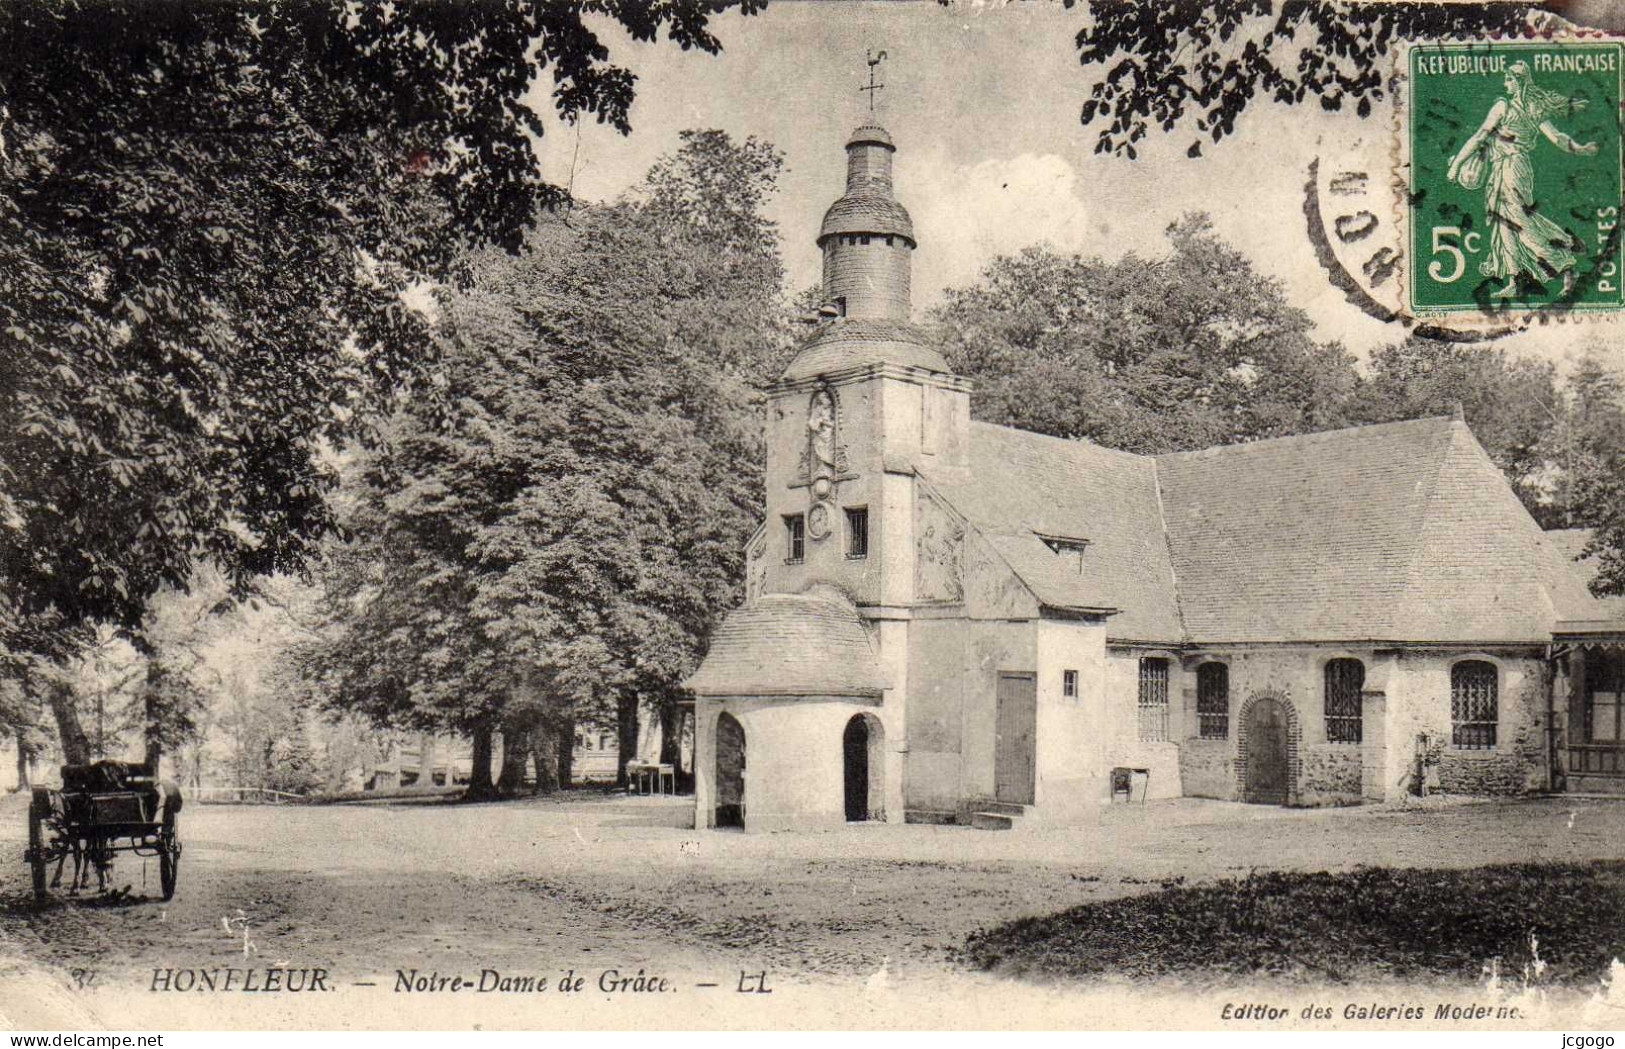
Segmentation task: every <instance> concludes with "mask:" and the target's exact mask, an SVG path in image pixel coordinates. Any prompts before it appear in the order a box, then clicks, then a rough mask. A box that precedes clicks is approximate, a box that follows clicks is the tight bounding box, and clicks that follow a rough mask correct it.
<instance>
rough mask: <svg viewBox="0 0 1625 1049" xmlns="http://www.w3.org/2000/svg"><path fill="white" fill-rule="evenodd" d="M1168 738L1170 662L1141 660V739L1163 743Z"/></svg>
mask: <svg viewBox="0 0 1625 1049" xmlns="http://www.w3.org/2000/svg"><path fill="white" fill-rule="evenodd" d="M1167 738H1168V661H1167V660H1166V659H1156V658H1152V657H1149V656H1148V657H1146V658H1145V659H1142V660H1140V739H1141V740H1143V741H1145V742H1147V743H1161V742H1163V741H1164V740H1166V739H1167Z"/></svg>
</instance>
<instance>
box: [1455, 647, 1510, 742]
mask: <svg viewBox="0 0 1625 1049" xmlns="http://www.w3.org/2000/svg"><path fill="white" fill-rule="evenodd" d="M1499 712H1500V703H1499V697H1498V695H1497V685H1496V675H1495V664H1493V663H1486V662H1484V661H1483V660H1482V659H1468V660H1465V661H1463V662H1460V663H1457V664H1456V665H1455V666H1453V667H1451V668H1450V745H1451V746H1454V747H1461V748H1463V749H1465V750H1492V749H1494V747H1495V723H1496V719H1497V718H1498V717H1499Z"/></svg>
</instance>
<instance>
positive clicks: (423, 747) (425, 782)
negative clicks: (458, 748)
mask: <svg viewBox="0 0 1625 1049" xmlns="http://www.w3.org/2000/svg"><path fill="white" fill-rule="evenodd" d="M438 744H439V740H437V739H436V738H435V735H434V733H433V732H423V733H420V734H419V735H418V781H417V784H416V786H417V789H418V790H433V789H434V765H435V758H436V757H437V756H438V754H439V751H440V748H439V746H438Z"/></svg>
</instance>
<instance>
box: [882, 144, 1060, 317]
mask: <svg viewBox="0 0 1625 1049" xmlns="http://www.w3.org/2000/svg"><path fill="white" fill-rule="evenodd" d="M910 160H911V163H910V164H909V169H910V170H909V171H908V172H907V174H906V176H904V177H902V178H900V179H899V182H900V185H899V194H898V195H899V196H900V197H901V198H902V200H903V203H904V204H905V205H907V207H908V208H909V210H910V212H911V213H912V214H913V216H914V228H915V230H916V231H917V232H918V234H919V236H920V240H921V244H920V250H919V251H918V252H917V253H916V254H915V256H914V287H915V288H916V293H915V296H914V300H915V306H916V308H918V307H923V306H929V305H930V304H931V303H933V302H934V301H936V299H937V298H938V296H939V294H940V291H941V289H942V288H944V287H951V286H955V285H961V284H966V283H969V282H970V281H972V280H974V279H975V277H976V275H977V274H978V273H979V272H981V270H982V268H983V266H985V265H986V264H987V263H988V261H989V260H991V259H992V258H993V257H994V256H995V255H999V254H1008V253H1011V252H1016V251H1020V250H1021V249H1022V248H1024V247H1027V246H1028V245H1030V244H1039V243H1044V242H1047V243H1049V244H1050V245H1052V246H1053V247H1055V248H1057V249H1060V250H1063V251H1076V250H1080V249H1081V248H1082V247H1083V246H1084V243H1085V239H1086V237H1087V234H1088V216H1089V210H1088V208H1087V207H1086V206H1085V204H1084V202H1083V198H1082V196H1081V195H1080V193H1079V188H1080V183H1081V180H1080V179H1079V177H1078V172H1077V170H1076V169H1074V168H1073V167H1072V165H1071V163H1070V162H1068V161H1067V160H1066V158H1064V157H1061V156H1057V155H1056V154H1053V153H1045V154H1036V153H1022V154H1019V155H1017V156H1014V157H1009V158H993V159H988V160H983V161H980V162H978V163H975V164H968V165H967V164H954V163H951V162H950V161H949V160H948V159H947V157H946V156H944V155H942V154H940V153H938V154H936V155H934V156H923V157H920V158H919V159H918V160H915V159H914V158H910Z"/></svg>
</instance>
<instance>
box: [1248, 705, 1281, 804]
mask: <svg viewBox="0 0 1625 1049" xmlns="http://www.w3.org/2000/svg"><path fill="white" fill-rule="evenodd" d="M1289 773H1290V770H1289V769H1288V767H1287V760H1286V711H1285V710H1283V709H1282V708H1281V704H1280V701H1278V700H1274V699H1260V700H1258V701H1257V702H1255V703H1254V704H1253V707H1252V710H1251V711H1250V712H1249V713H1248V715H1247V800H1248V801H1251V802H1256V803H1258V804H1262V805H1285V804H1286V802H1287V795H1288V793H1289V790H1288V787H1289V783H1288V780H1289Z"/></svg>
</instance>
